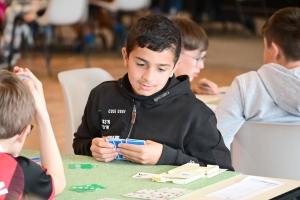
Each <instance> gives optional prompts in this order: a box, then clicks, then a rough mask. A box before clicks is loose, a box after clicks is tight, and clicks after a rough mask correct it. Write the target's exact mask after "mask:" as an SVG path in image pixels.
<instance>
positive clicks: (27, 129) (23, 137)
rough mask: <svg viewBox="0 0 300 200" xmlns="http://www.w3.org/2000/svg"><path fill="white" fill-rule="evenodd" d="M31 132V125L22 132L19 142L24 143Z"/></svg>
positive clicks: (18, 138)
mask: <svg viewBox="0 0 300 200" xmlns="http://www.w3.org/2000/svg"><path fill="white" fill-rule="evenodd" d="M29 131H30V124H28V125H27V126H26V127H25V128H24V129H23V130H22V132H21V134H19V135H18V137H17V141H18V142H20V143H24V142H25V139H26V136H27V133H28V132H29Z"/></svg>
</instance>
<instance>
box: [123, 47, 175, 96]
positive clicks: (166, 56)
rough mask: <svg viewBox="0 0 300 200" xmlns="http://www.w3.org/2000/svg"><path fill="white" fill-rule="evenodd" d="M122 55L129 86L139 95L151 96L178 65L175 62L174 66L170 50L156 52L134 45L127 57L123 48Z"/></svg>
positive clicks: (164, 83)
mask: <svg viewBox="0 0 300 200" xmlns="http://www.w3.org/2000/svg"><path fill="white" fill-rule="evenodd" d="M122 55H123V61H124V66H125V67H126V68H127V70H128V78H129V81H130V84H131V87H132V89H133V91H134V93H135V94H138V95H141V96H151V95H152V94H154V93H156V92H158V91H160V90H161V89H162V88H163V87H164V86H165V85H166V83H167V81H168V79H169V77H171V76H173V73H174V71H175V70H176V68H177V66H178V65H179V63H178V62H177V64H176V66H174V61H173V59H174V53H173V52H172V51H171V50H164V51H162V52H156V51H152V50H150V49H148V48H146V47H145V48H141V47H135V48H134V49H133V50H132V51H131V52H130V55H129V57H128V56H127V52H126V49H125V48H123V49H122Z"/></svg>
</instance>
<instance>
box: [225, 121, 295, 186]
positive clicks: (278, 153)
mask: <svg viewBox="0 0 300 200" xmlns="http://www.w3.org/2000/svg"><path fill="white" fill-rule="evenodd" d="M299 142H300V124H271V123H259V122H249V121H248V122H245V123H244V124H243V126H242V127H241V128H240V130H239V131H238V133H237V134H236V135H235V137H234V141H233V143H232V146H231V156H232V165H233V167H234V169H235V170H236V171H240V172H243V173H244V174H248V175H257V176H266V177H276V178H285V179H294V180H300V170H299V167H300V155H299V154H300V145H299Z"/></svg>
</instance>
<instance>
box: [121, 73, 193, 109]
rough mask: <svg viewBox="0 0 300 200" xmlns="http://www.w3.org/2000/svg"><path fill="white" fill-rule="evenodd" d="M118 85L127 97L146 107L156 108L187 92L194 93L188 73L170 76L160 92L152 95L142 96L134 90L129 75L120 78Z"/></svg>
mask: <svg viewBox="0 0 300 200" xmlns="http://www.w3.org/2000/svg"><path fill="white" fill-rule="evenodd" d="M118 87H119V89H120V90H121V92H122V94H123V95H125V96H126V97H128V98H130V99H133V100H135V101H136V102H137V103H139V102H140V103H141V104H142V106H143V107H144V108H148V109H151V108H154V107H156V106H159V105H161V104H164V103H167V102H169V101H172V100H174V99H176V98H178V97H181V96H183V95H186V94H189V93H190V94H194V93H193V91H192V90H191V88H190V80H189V77H188V76H187V75H183V76H178V77H176V78H175V76H173V77H171V78H169V80H168V82H167V84H166V85H165V87H164V88H163V89H161V90H160V91H159V92H157V93H155V94H153V95H151V96H140V95H137V94H135V93H134V92H133V90H132V88H131V85H130V82H129V79H128V75H127V74H126V75H125V76H124V77H123V78H121V79H119V80H118Z"/></svg>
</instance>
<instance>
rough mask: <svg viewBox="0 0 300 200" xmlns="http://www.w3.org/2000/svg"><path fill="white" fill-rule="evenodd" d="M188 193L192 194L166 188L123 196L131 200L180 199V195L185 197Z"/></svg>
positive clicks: (184, 190)
mask: <svg viewBox="0 0 300 200" xmlns="http://www.w3.org/2000/svg"><path fill="white" fill-rule="evenodd" d="M188 192H191V190H187V189H181V188H171V187H166V188H161V189H159V190H149V189H144V190H139V191H137V192H131V193H128V194H125V195H123V196H125V197H131V198H139V199H171V198H176V197H179V196H180V195H183V194H185V193H188Z"/></svg>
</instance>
